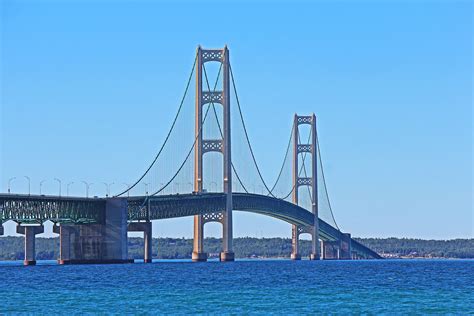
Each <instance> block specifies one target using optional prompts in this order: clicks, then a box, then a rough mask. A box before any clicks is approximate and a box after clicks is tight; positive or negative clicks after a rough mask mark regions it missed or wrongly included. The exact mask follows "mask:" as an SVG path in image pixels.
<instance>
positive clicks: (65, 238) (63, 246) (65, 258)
mask: <svg viewBox="0 0 474 316" xmlns="http://www.w3.org/2000/svg"><path fill="white" fill-rule="evenodd" d="M53 232H54V233H56V234H59V259H58V263H59V264H68V263H70V262H71V260H72V259H74V258H75V252H76V251H75V247H74V246H75V240H76V239H77V238H78V237H79V226H77V225H65V224H60V226H58V225H54V226H53Z"/></svg>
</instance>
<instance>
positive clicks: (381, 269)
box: [0, 260, 474, 314]
mask: <svg viewBox="0 0 474 316" xmlns="http://www.w3.org/2000/svg"><path fill="white" fill-rule="evenodd" d="M21 264H22V263H21V262H1V263H0V273H1V279H2V281H1V282H0V284H1V287H2V295H1V296H2V298H1V300H0V314H1V313H41V314H53V313H54V314H56V313H61V314H63V313H64V314H66V313H74V314H77V313H93V314H95V313H110V312H112V313H128V314H135V313H159V314H162V313H169V314H186V313H204V314H208V313H212V314H221V313H223V314H228V313H233V314H236V313H237V314H239V313H246V314H247V313H255V314H268V313H277V314H301V313H302V314H309V313H340V314H346V313H356V314H359V313H389V314H394V313H396V314H407V313H410V314H412V313H418V314H425V313H453V314H467V313H471V314H473V313H474V261H473V260H471V261H469V260H377V261H376V260H374V261H319V262H315V261H312V262H311V261H300V262H292V261H289V260H249V261H237V262H233V263H220V262H207V263H191V262H184V261H183V262H178V261H173V262H166V261H157V262H154V263H152V264H143V263H135V264H123V265H76V266H58V265H56V264H55V263H54V262H39V265H37V266H32V267H31V266H30V267H23V266H21Z"/></svg>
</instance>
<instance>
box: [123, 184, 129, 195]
mask: <svg viewBox="0 0 474 316" xmlns="http://www.w3.org/2000/svg"><path fill="white" fill-rule="evenodd" d="M122 184H125V185H126V186H127V197H130V184H128V183H125V182H123V183H122Z"/></svg>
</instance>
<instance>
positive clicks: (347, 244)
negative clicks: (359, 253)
mask: <svg viewBox="0 0 474 316" xmlns="http://www.w3.org/2000/svg"><path fill="white" fill-rule="evenodd" d="M340 250H341V254H340V258H341V259H343V260H350V259H352V245H351V234H349V233H345V234H342V238H341V244H340Z"/></svg>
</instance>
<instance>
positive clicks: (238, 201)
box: [0, 193, 380, 264]
mask: <svg viewBox="0 0 474 316" xmlns="http://www.w3.org/2000/svg"><path fill="white" fill-rule="evenodd" d="M225 202H226V197H225V194H224V193H194V194H173V195H160V196H153V197H149V196H135V197H129V198H81V197H57V196H44V195H16V194H0V223H4V222H6V221H8V220H12V221H15V222H16V223H17V225H18V226H17V227H18V228H17V232H18V233H21V234H24V235H25V264H34V263H35V259H34V257H35V253H34V252H35V251H34V249H35V247H34V236H35V235H36V234H39V233H43V232H44V229H43V223H44V222H45V221H48V220H49V221H51V222H53V223H54V226H53V231H54V232H56V233H58V234H59V235H60V258H59V262H60V263H63V264H66V263H91V262H92V263H95V262H128V255H127V247H126V244H127V242H126V239H127V231H141V232H143V233H144V237H145V245H144V247H145V252H144V253H145V258H144V259H145V261H146V262H151V234H152V229H151V221H152V220H160V219H167V218H176V217H185V216H193V215H202V216H203V218H204V222H205V223H207V222H220V223H222V216H223V215H222V212H223V211H224V209H225ZM233 209H234V210H235V211H245V212H253V213H257V214H262V215H266V216H271V217H274V218H277V219H279V220H283V221H285V222H287V223H289V224H293V225H296V226H297V227H298V231H299V233H300V234H303V233H306V232H308V229H310V228H311V227H314V221H315V216H314V214H312V213H311V212H309V211H307V210H306V209H304V208H302V207H300V206H298V205H295V204H293V203H290V202H287V201H284V200H281V199H277V198H273V197H270V196H265V195H260V194H249V193H233ZM318 222H319V229H320V231H319V237H320V243H321V244H320V246H321V258H322V259H352V258H380V256H379V255H378V254H377V253H375V252H374V251H372V250H370V249H369V248H367V247H365V246H364V245H362V244H360V243H358V242H357V241H355V240H354V239H352V238H351V236H350V234H346V233H342V232H341V231H339V230H338V229H337V228H335V227H333V226H331V225H329V224H328V223H326V222H325V221H323V220H322V219H318ZM0 227H1V228H0V233H3V226H0Z"/></svg>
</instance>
